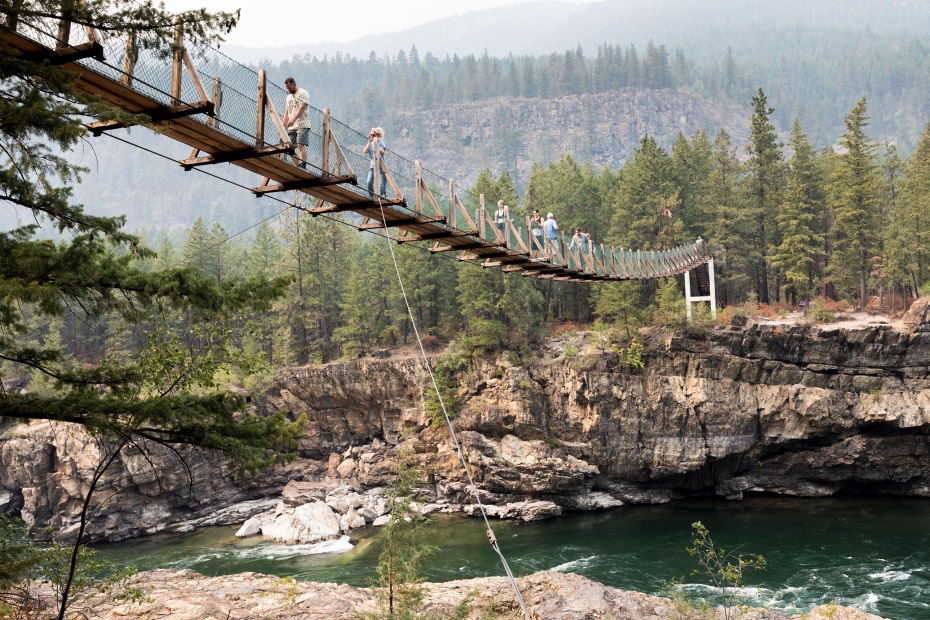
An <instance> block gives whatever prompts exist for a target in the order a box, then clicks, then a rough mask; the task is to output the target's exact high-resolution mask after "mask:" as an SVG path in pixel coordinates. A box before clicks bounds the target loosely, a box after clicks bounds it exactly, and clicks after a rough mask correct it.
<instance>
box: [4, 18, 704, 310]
mask: <svg viewBox="0 0 930 620" xmlns="http://www.w3.org/2000/svg"><path fill="white" fill-rule="evenodd" d="M140 36H142V35H140ZM149 36H154V35H149ZM0 42H2V43H3V47H4V48H6V49H5V50H4V52H5V53H10V54H13V55H18V56H19V57H21V58H26V59H30V60H46V61H48V62H50V63H54V64H57V65H61V66H63V67H65V68H67V69H69V70H72V71H74V72H76V73H77V74H78V76H79V77H78V79H77V81H76V87H77V88H78V89H79V90H80V91H83V92H85V93H88V94H92V95H97V96H99V97H100V98H102V99H103V100H105V101H107V102H108V103H110V104H112V105H113V106H115V107H116V108H118V109H120V110H123V111H124V112H127V113H130V114H133V115H145V117H147V119H146V120H147V122H150V123H151V124H153V125H156V126H157V127H158V128H159V129H158V130H159V131H160V132H163V133H164V134H165V135H167V136H168V137H170V138H172V139H174V140H176V141H178V142H181V143H183V144H185V145H187V146H189V147H191V149H192V151H191V153H190V156H189V157H187V158H186V159H182V160H180V161H179V162H178V163H179V164H180V166H181V167H182V168H183V169H184V170H187V171H189V170H192V169H194V168H198V167H201V166H210V165H213V164H218V163H231V164H234V165H236V166H239V167H241V168H244V169H246V170H248V171H250V172H253V173H255V174H256V175H257V176H258V177H259V178H260V181H258V182H257V184H256V185H255V187H252V188H251V191H252V193H253V194H254V195H255V196H258V197H261V196H265V195H269V194H272V193H276V192H290V191H296V192H302V193H304V194H306V195H308V196H310V197H312V199H315V201H314V200H311V201H310V203H311V204H310V206H307V207H304V208H305V210H306V211H308V212H309V213H311V214H313V215H322V214H332V213H340V212H354V213H357V214H358V215H360V216H361V217H362V223H361V224H360V225H358V226H356V227H357V228H359V229H360V230H373V229H385V228H396V229H398V230H399V233H398V234H397V235H396V236H395V237H393V239H394V241H396V242H397V243H410V242H425V243H426V244H428V245H429V248H428V249H429V252H431V253H439V252H454V253H457V258H458V259H459V260H462V261H477V262H478V263H479V264H480V265H481V266H482V267H499V268H501V269H503V271H505V272H508V273H519V274H521V275H524V276H531V277H538V278H551V279H553V280H569V281H598V280H637V279H655V278H664V277H668V276H674V275H679V274H686V277H685V279H684V280H685V295H686V299H687V300H688V304H687V308H688V314H689V316H690V313H691V303H692V302H695V301H708V302H710V304H711V309H712V310H714V311H716V299H715V297H716V295H715V291H714V271H713V257H712V256H711V255H710V253H709V251H708V249H707V248H706V246H705V244H704V243H703V241H701V239H698V240H697V241H695V242H694V243H691V244H687V245H683V246H680V247H677V248H672V249H668V250H661V251H640V250H630V249H622V248H621V249H615V248H610V247H605V246H604V245H603V244H599V245H595V244H588V249H587V250H586V251H583V250H582V249H580V248H578V247H575V246H573V245H572V244H568V243H566V242H565V238H564V236H562V235H561V234H560V235H559V236H558V238H557V239H556V240H550V239H549V238H548V237H547V235H542V236H536V235H533V234H532V233H531V226H530V221H529V218H526V222H525V224H526V225H525V227H523V226H520V225H519V224H518V223H517V222H515V221H514V220H508V221H506V222H505V223H504V226H503V230H501V229H500V228H499V227H498V226H496V225H495V222H494V220H493V219H492V217H491V214H490V213H489V212H488V210H487V209H486V208H485V204H484V196H483V195H481V196H479V197H478V200H477V201H476V200H474V199H473V197H469V196H466V197H465V200H463V196H465V195H466V194H468V192H462V191H460V190H459V188H457V187H456V185H455V183H454V182H453V181H451V180H448V179H445V178H443V177H441V176H439V175H437V174H434V173H432V172H430V171H429V170H428V169H426V168H424V167H422V166H421V165H420V162H419V161H418V160H414V161H411V160H409V159H406V158H405V157H403V156H401V155H400V154H398V153H395V152H393V151H386V152H385V155H384V157H381V156H380V154H379V153H377V152H376V153H375V166H376V167H378V168H380V169H381V170H382V171H383V172H384V178H385V179H386V181H387V183H386V187H381V179H380V178H379V177H380V176H381V175H378V174H375V175H374V177H375V191H374V192H373V193H372V192H369V191H368V189H367V188H366V187H363V186H362V185H360V184H359V178H358V175H357V173H356V171H358V170H363V171H364V173H365V174H367V172H368V168H369V165H370V161H369V158H368V156H367V155H365V154H363V153H362V147H363V146H364V145H365V144H366V142H367V139H366V137H365V135H363V134H361V133H360V132H358V131H356V130H354V129H352V128H351V127H349V126H347V125H345V124H343V123H340V122H339V121H338V120H336V119H334V118H332V117H331V116H330V113H329V110H328V109H322V110H320V109H317V108H314V107H312V106H311V107H310V117H311V127H312V129H311V132H310V136H311V137H310V145H309V146H308V147H307V155H306V157H307V161H306V164H307V165H306V166H305V167H299V166H298V165H297V164H296V163H295V161H296V159H295V157H294V154H295V145H294V144H292V143H291V142H290V140H289V139H288V136H287V132H286V130H285V127H284V126H283V124H282V122H281V116H280V115H279V114H278V112H277V109H276V108H275V104H274V102H275V101H279V102H281V103H282V104H283V102H284V99H285V96H286V92H285V91H284V89H283V88H281V87H280V86H278V85H276V84H272V83H269V82H268V79H267V76H266V73H265V71H264V70H258V71H254V70H252V69H250V68H248V67H245V66H243V65H241V64H239V63H236V62H235V61H233V60H231V59H230V58H228V57H226V56H224V55H223V54H221V53H220V52H219V51H218V50H216V49H214V48H212V47H209V46H202V45H197V44H196V43H192V42H190V41H185V39H184V36H183V31H182V29H181V28H180V27H179V28H177V29H176V31H175V39H174V45H173V48H172V50H173V51H172V52H171V53H170V54H169V55H168V56H166V57H163V56H162V55H161V54H159V53H157V52H155V51H152V49H151V46H147V45H144V44H143V43H144V41H140V40H137V39H136V37H135V35H130V36H129V37H127V38H125V39H123V38H117V37H114V36H111V35H108V34H102V33H100V32H98V31H96V30H94V29H93V28H91V27H88V26H78V25H76V24H72V23H70V22H68V21H64V20H55V19H51V18H50V19H32V18H30V19H29V20H28V21H26V20H17V19H15V18H14V17H13V16H9V17H8V18H7V20H6V23H5V24H0ZM86 126H87V128H88V130H89V131H90V132H91V133H92V134H93V135H95V136H99V135H100V134H102V133H103V132H106V131H111V130H114V129H119V128H122V127H125V126H126V125H125V124H123V123H122V122H118V121H93V122H90V121H89V122H87V123H86ZM366 135H367V134H366ZM375 151H378V149H375ZM475 203H477V204H475ZM466 205H468V206H466ZM469 207H471V208H469ZM691 272H694V279H695V283H696V291H695V293H696V294H695V295H692V282H691V275H690V273H691Z"/></svg>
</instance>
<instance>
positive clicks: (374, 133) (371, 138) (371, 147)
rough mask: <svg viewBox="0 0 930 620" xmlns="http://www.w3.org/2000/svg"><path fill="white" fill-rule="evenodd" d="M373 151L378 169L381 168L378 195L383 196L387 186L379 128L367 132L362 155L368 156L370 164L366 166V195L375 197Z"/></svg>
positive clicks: (382, 138) (380, 130) (381, 134)
mask: <svg viewBox="0 0 930 620" xmlns="http://www.w3.org/2000/svg"><path fill="white" fill-rule="evenodd" d="M375 149H377V151H378V159H379V167H380V168H381V185H380V188H379V189H380V194H381V195H382V196H384V195H386V194H385V191H386V190H385V188H386V186H387V176H385V174H384V130H383V129H381V128H380V127H372V128H371V131H369V132H368V144H366V145H365V150H364V151H362V152H363V153H365V154H367V155H368V158H369V159H370V160H371V163H369V164H368V193H369V194H371V195H372V196H374V195H375Z"/></svg>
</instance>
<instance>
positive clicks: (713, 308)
mask: <svg viewBox="0 0 930 620" xmlns="http://www.w3.org/2000/svg"><path fill="white" fill-rule="evenodd" d="M706 264H707V279H708V287H707V288H708V294H707V295H698V296H692V295H691V271H696V270H695V269H692V270H690V271H686V272H685V308H686V310H687V314H688V321H690V320H691V304H692V303H694V302H702V301H706V302H709V303H710V313H711V314H712V315H713V317H714V318H717V290H716V286H715V283H714V259H712V258H711V259H710V260H708V261H707V263H706ZM701 267H703V265H701ZM701 267H698V269H700V268H701Z"/></svg>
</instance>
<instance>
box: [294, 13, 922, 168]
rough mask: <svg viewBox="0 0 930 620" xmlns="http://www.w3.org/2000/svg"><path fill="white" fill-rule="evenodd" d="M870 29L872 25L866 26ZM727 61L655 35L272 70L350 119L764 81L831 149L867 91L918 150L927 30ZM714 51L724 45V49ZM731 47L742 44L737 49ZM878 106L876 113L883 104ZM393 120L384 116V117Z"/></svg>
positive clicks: (752, 46)
mask: <svg viewBox="0 0 930 620" xmlns="http://www.w3.org/2000/svg"><path fill="white" fill-rule="evenodd" d="M865 26H866V25H865V24H863V27H864V28H865ZM746 36H747V37H751V40H748V41H739V40H736V41H734V44H733V47H732V48H730V49H728V50H727V52H726V53H725V54H723V55H722V56H721V57H719V58H706V55H704V56H702V57H703V58H704V60H703V61H702V62H700V63H696V62H695V61H693V60H692V59H691V58H689V57H687V56H686V54H685V52H683V51H682V49H680V48H675V49H674V51H669V48H668V47H667V46H666V45H664V44H659V45H656V44H654V43H653V42H652V41H650V42H649V43H648V44H647V45H646V47H645V49H644V50H639V49H637V48H636V47H635V46H633V45H620V44H607V43H604V44H601V45H599V46H598V47H597V49H596V50H595V51H594V53H593V54H592V53H591V52H590V50H589V52H588V53H585V51H584V50H583V49H582V48H581V47H577V48H576V49H574V50H566V51H564V52H562V53H552V54H549V55H545V56H513V55H510V56H508V57H504V58H500V57H493V56H489V55H488V54H487V53H485V54H482V55H478V56H476V55H467V56H458V55H453V56H451V57H449V56H446V57H443V58H437V57H435V56H433V55H432V54H429V53H427V54H425V55H424V56H423V57H422V58H421V57H420V54H419V52H418V50H417V48H416V46H415V45H414V46H411V47H410V49H409V50H406V51H404V50H400V51H398V52H397V53H396V54H395V55H394V56H392V57H388V56H384V57H379V56H378V55H376V54H375V53H374V52H372V53H371V54H369V56H368V58H367V59H361V58H356V57H353V56H351V55H343V54H336V55H334V56H332V57H327V56H324V57H323V58H318V57H316V56H310V55H305V56H296V57H294V58H293V59H292V60H289V61H284V62H282V63H280V65H278V66H277V67H276V68H275V70H276V71H278V72H279V73H280V74H287V75H294V76H295V77H297V79H298V81H299V82H300V83H301V84H303V85H305V86H306V87H307V88H308V89H309V91H310V93H311V99H312V101H313V102H314V104H315V105H318V106H320V107H329V108H330V109H331V110H333V113H334V114H335V115H336V117H337V118H340V120H343V121H345V122H348V123H349V124H350V125H358V126H361V125H366V124H370V123H372V122H373V119H390V118H391V115H392V114H393V113H397V112H402V111H410V110H422V109H428V108H434V107H441V106H446V105H453V104H458V103H465V102H473V101H481V100H484V99H490V98H495V97H501V96H509V97H523V98H532V97H559V96H565V95H578V94H593V93H602V92H606V91H610V90H615V89H621V88H636V89H662V88H679V89H687V90H689V91H691V92H694V93H697V94H700V95H703V96H704V97H706V98H707V99H708V100H709V101H711V102H713V101H725V102H731V103H738V104H745V102H746V101H748V100H749V98H750V97H751V96H752V95H753V93H754V92H755V91H756V89H758V88H760V87H761V88H763V89H764V90H765V91H766V92H767V93H770V99H771V101H772V103H773V104H774V105H775V108H776V110H777V111H776V113H775V116H774V118H773V120H774V121H775V122H776V124H777V126H778V127H779V128H780V130H781V131H782V132H785V133H787V131H788V128H790V126H791V123H792V122H793V121H794V119H795V118H798V119H800V120H801V122H802V123H804V126H805V127H807V128H808V132H809V133H810V135H811V136H812V137H813V140H814V141H815V144H817V145H824V144H832V143H833V142H835V141H836V139H837V138H838V137H839V135H840V134H841V133H842V123H841V122H840V120H839V119H841V118H842V117H843V115H844V114H845V113H846V112H848V111H849V110H850V109H851V108H852V107H853V106H854V105H855V103H856V102H857V101H858V100H859V99H861V98H862V97H863V96H865V97H867V98H868V100H869V101H871V102H874V104H875V105H876V106H880V109H881V110H882V111H883V114H882V115H881V116H880V117H877V118H875V119H874V121H873V131H874V132H875V135H876V136H878V137H879V138H880V139H881V140H882V141H894V142H897V143H898V144H899V146H901V148H903V149H904V150H905V151H910V150H911V149H912V148H913V146H914V144H915V142H916V135H919V133H920V131H921V129H922V125H923V122H924V121H925V120H926V118H927V117H928V116H930V45H928V43H927V41H926V37H920V36H915V35H908V34H899V35H892V34H880V35H877V34H872V33H871V32H869V30H868V29H867V28H865V29H864V30H863V31H860V32H847V31H837V30H824V29H814V28H805V27H794V28H786V27H782V28H780V29H777V30H773V31H772V32H771V33H770V36H769V37H767V38H764V39H760V38H759V37H758V33H753V34H747V35H746ZM715 47H719V46H716V45H715ZM733 49H739V50H741V51H740V53H739V54H734V52H733V51H732V50H733ZM876 109H879V108H876ZM385 122H387V121H385Z"/></svg>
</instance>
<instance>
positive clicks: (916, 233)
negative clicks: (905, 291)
mask: <svg viewBox="0 0 930 620" xmlns="http://www.w3.org/2000/svg"><path fill="white" fill-rule="evenodd" d="M928 197H930V123H927V126H926V127H925V129H924V132H923V134H922V135H921V138H920V141H919V142H918V143H917V148H916V150H915V151H914V154H913V155H912V156H911V158H910V160H908V162H907V163H906V164H905V166H904V181H903V184H902V186H901V193H900V196H899V197H898V200H897V201H895V205H894V209H893V210H891V211H890V212H889V213H888V220H887V224H886V226H885V234H884V244H885V250H886V252H887V254H888V269H889V270H890V274H891V277H892V281H893V282H894V283H895V284H898V285H907V286H908V287H909V288H910V289H911V290H912V292H914V293H916V292H917V291H918V290H919V289H920V287H921V286H923V284H924V283H925V282H926V280H927V278H928V276H930V274H928V268H927V262H928V257H930V200H928Z"/></svg>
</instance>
